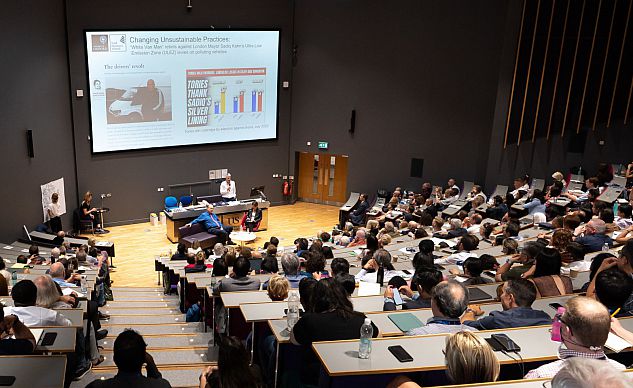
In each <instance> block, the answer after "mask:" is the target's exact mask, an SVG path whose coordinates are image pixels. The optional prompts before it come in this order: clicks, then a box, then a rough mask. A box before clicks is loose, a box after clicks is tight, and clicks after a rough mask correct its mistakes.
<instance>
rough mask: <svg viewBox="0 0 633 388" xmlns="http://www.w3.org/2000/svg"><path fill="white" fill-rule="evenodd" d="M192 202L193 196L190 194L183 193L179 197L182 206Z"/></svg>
mask: <svg viewBox="0 0 633 388" xmlns="http://www.w3.org/2000/svg"><path fill="white" fill-rule="evenodd" d="M192 202H193V196H191V195H183V196H182V197H180V204H181V205H182V206H183V207H185V206H189V205H191V203H192Z"/></svg>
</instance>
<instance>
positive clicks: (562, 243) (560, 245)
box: [550, 228, 574, 262]
mask: <svg viewBox="0 0 633 388" xmlns="http://www.w3.org/2000/svg"><path fill="white" fill-rule="evenodd" d="M573 238H574V234H573V233H572V232H571V231H569V230H567V229H564V228H563V229H556V230H555V231H554V233H552V240H551V242H550V245H551V246H552V247H553V248H555V249H557V250H558V251H559V252H561V254H562V253H563V252H566V251H567V246H568V245H569V243H571V242H572V240H573ZM563 261H565V260H563ZM567 262H569V261H567Z"/></svg>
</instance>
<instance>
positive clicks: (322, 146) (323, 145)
mask: <svg viewBox="0 0 633 388" xmlns="http://www.w3.org/2000/svg"><path fill="white" fill-rule="evenodd" d="M327 147H328V142H327V141H320V142H319V149H320V150H327Z"/></svg>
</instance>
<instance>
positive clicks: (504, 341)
mask: <svg viewBox="0 0 633 388" xmlns="http://www.w3.org/2000/svg"><path fill="white" fill-rule="evenodd" d="M491 337H492V338H493V339H494V340H496V341H498V342H499V343H500V344H501V346H503V348H504V349H505V350H506V351H508V352H520V351H521V347H520V346H519V345H517V344H516V343H515V342H514V341H512V340H511V339H510V337H508V336H507V335H505V334H493V335H491Z"/></svg>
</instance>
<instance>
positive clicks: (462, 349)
mask: <svg viewBox="0 0 633 388" xmlns="http://www.w3.org/2000/svg"><path fill="white" fill-rule="evenodd" d="M444 361H445V362H446V376H447V377H448V378H449V380H450V381H451V383H452V384H475V383H488V382H494V381H497V379H498V378H499V372H500V370H501V366H500V364H499V360H498V359H497V356H495V353H494V351H493V350H492V348H491V347H490V345H488V343H487V342H486V341H485V340H484V339H483V337H480V336H478V335H476V334H473V333H470V332H468V331H460V332H457V333H453V334H451V335H449V336H448V337H446V347H445V349H444ZM387 387H388V388H420V385H418V384H417V383H415V382H413V381H411V380H410V379H409V378H408V377H405V376H398V377H396V378H395V379H394V380H393V381H392V382H391V383H389V385H388V386H387Z"/></svg>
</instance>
